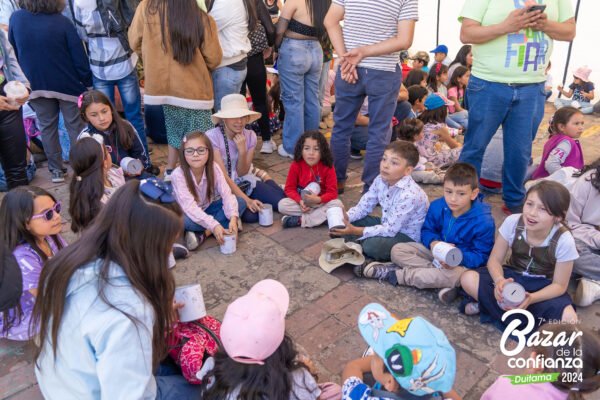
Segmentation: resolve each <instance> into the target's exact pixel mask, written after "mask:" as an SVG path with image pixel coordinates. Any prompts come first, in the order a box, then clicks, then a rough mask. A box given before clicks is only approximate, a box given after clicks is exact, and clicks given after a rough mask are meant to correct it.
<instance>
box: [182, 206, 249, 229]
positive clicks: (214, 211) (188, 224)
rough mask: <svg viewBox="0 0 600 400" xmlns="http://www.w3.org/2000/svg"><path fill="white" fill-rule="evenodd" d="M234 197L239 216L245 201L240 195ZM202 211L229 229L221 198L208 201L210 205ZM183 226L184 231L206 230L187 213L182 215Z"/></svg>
mask: <svg viewBox="0 0 600 400" xmlns="http://www.w3.org/2000/svg"><path fill="white" fill-rule="evenodd" d="M236 198H237V202H238V215H240V216H241V215H242V214H243V213H244V211H245V210H246V202H245V201H244V199H242V198H241V197H236ZM204 212H205V213H206V214H208V215H212V216H213V218H214V219H216V220H217V222H218V223H219V224H221V226H222V227H223V228H224V229H229V219H227V217H226V216H225V211H223V200H222V199H219V200H215V201H213V202H212V203H210V205H209V206H208V207H207V208H206V210H204ZM183 226H184V230H185V231H192V232H204V231H205V230H206V228H205V227H203V226H202V225H200V224H197V223H195V222H194V221H192V219H191V218H190V217H188V216H187V215H184V216H183Z"/></svg>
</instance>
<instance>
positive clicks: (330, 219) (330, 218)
mask: <svg viewBox="0 0 600 400" xmlns="http://www.w3.org/2000/svg"><path fill="white" fill-rule="evenodd" d="M327 225H328V226H329V230H332V229H341V228H344V227H345V226H346V224H345V222H344V210H342V207H331V208H328V209H327Z"/></svg>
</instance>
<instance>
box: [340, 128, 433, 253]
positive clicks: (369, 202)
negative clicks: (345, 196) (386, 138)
mask: <svg viewBox="0 0 600 400" xmlns="http://www.w3.org/2000/svg"><path fill="white" fill-rule="evenodd" d="M418 162H419V153H418V152H417V149H416V148H415V146H414V145H413V144H412V143H408V142H405V141H403V140H397V141H395V142H392V143H390V144H389V145H388V146H387V147H386V148H385V152H384V153H383V158H382V160H381V163H380V166H379V171H380V173H379V175H378V176H377V177H376V178H375V180H374V181H373V184H372V185H371V186H370V187H369V190H368V191H367V192H366V193H365V194H364V195H363V196H362V197H361V198H360V201H359V202H358V204H357V205H356V206H354V207H352V208H351V209H350V210H348V214H347V215H346V221H345V222H346V226H345V227H344V228H341V229H333V230H332V231H331V233H332V234H333V235H337V236H344V237H345V239H346V240H350V241H360V243H361V245H362V248H363V253H364V255H365V256H367V257H370V258H372V259H375V260H379V261H389V260H390V251H391V249H392V247H393V246H394V245H395V244H396V243H401V242H414V241H417V242H418V241H419V240H420V238H421V226H422V225H423V221H424V220H425V214H426V213H427V206H428V205H429V201H428V200H427V195H426V194H425V192H424V191H423V189H421V188H420V187H419V185H418V184H417V183H416V182H415V181H414V180H413V178H412V177H411V176H410V175H411V173H412V171H413V169H414V167H415V166H416V165H417V163H418ZM377 205H380V206H381V211H382V215H381V218H380V217H375V216H372V215H369V214H370V213H371V212H373V210H374V209H375V207H376V206H377Z"/></svg>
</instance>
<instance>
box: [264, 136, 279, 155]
mask: <svg viewBox="0 0 600 400" xmlns="http://www.w3.org/2000/svg"><path fill="white" fill-rule="evenodd" d="M276 148H277V143H275V141H274V140H273V139H271V140H267V141H266V142H263V144H262V147H261V148H260V152H261V153H263V154H271V153H273V152H274V151H275V149H276Z"/></svg>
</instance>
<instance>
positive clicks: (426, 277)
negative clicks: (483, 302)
mask: <svg viewBox="0 0 600 400" xmlns="http://www.w3.org/2000/svg"><path fill="white" fill-rule="evenodd" d="M494 234H495V226H494V218H493V217H492V212H491V209H490V206H489V205H488V204H485V203H483V201H482V197H481V196H480V195H479V189H478V179H477V172H476V171H475V168H474V167H473V166H472V165H470V164H465V163H457V164H454V165H453V166H452V167H450V168H448V171H447V172H446V176H445V178H444V197H442V198H439V199H437V200H435V201H433V202H432V203H431V206H430V207H429V210H428V211H427V216H426V217H425V223H424V224H423V228H422V229H421V242H422V244H421V243H399V244H397V245H395V246H394V247H393V248H392V254H391V259H392V262H391V263H378V262H374V263H370V264H368V265H367V266H366V267H365V268H364V270H363V271H362V275H363V276H365V277H367V278H377V279H385V280H387V281H388V282H390V283H392V284H393V285H407V286H414V287H417V288H419V289H429V288H435V289H440V288H441V289H442V290H441V291H440V292H439V298H440V300H441V301H442V302H444V303H446V304H448V303H450V302H451V301H452V300H454V299H455V298H456V296H457V294H458V289H457V288H458V287H459V285H460V276H461V275H462V273H463V272H464V271H466V270H467V269H475V268H479V267H481V266H483V265H485V264H486V263H487V260H488V257H489V255H490V252H491V251H492V247H493V246H494ZM438 243H449V244H451V245H452V246H455V247H457V248H458V249H459V250H460V251H461V253H462V262H461V263H460V266H455V267H451V266H449V265H447V264H446V263H445V262H443V261H442V260H437V262H438V263H439V264H438V265H439V266H438V265H436V263H435V262H434V259H435V258H434V256H433V253H432V251H433V248H434V247H435V246H436V245H437V244H438Z"/></svg>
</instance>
